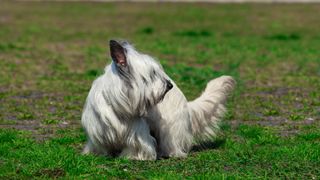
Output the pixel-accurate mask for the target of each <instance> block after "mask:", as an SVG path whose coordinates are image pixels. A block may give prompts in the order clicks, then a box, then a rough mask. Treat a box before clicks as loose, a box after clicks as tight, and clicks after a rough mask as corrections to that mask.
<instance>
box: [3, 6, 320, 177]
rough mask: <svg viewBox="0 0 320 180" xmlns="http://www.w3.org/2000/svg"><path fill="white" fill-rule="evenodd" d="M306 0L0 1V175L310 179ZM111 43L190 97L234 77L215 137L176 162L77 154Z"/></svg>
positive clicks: (313, 42) (314, 52)
mask: <svg viewBox="0 0 320 180" xmlns="http://www.w3.org/2000/svg"><path fill="white" fill-rule="evenodd" d="M138 1H139V0H138ZM150 1H151V0H150ZM212 2H213V3H212ZM217 2H221V3H217ZM226 2H239V3H226ZM240 2H242V3H240ZM252 2H254V3H252ZM283 2H285V3H283ZM292 2H299V3H292ZM302 2H310V3H302ZM311 2H312V3H311ZM316 2H318V1H316V0H313V1H308V0H306V1H304V0H293V1H289V0H270V1H269V0H261V1H259V0H256V1H250V0H249V1H242V0H227V1H224V0H213V1H201V2H200V1H192V2H191V1H190V2H189V3H185V2H180V1H178V0H177V1H170V2H169V1H168V2H165V1H152V2H146V1H145V2H139V3H138V2H133V1H121V2H118V1H112V2H102V1H80V2H79V1H75V2H71V1H0V68H1V69H0V127H1V129H0V132H1V133H0V154H2V155H1V157H0V172H1V173H0V177H1V178H8V177H11V178H28V177H29V178H30V177H35V176H37V177H41V178H62V177H64V178H88V177H95V178H106V177H109V178H142V179H145V178H186V177H191V178H213V177H215V178H224V177H231V178H232V177H233V178H268V177H269V178H278V177H285V178H302V179H304V178H306V179H312V178H314V179H317V178H319V175H320V172H319V168H318V167H319V166H320V164H319V163H320V159H319V158H320V152H319V151H320V143H319V142H320V131H319V127H320V126H319V124H320V123H319V120H320V59H319V58H320V53H319V52H320V51H319V48H320V34H319V32H320V23H319V19H320V4H318V3H316ZM113 38H121V39H126V40H128V41H129V42H131V43H133V44H134V45H135V47H136V49H138V50H140V51H141V52H144V53H147V54H150V55H152V56H154V57H155V58H157V59H158V60H159V61H160V62H161V64H162V65H163V66H164V69H165V71H166V72H167V73H168V74H169V75H170V76H171V77H172V79H173V80H174V81H175V82H176V83H177V84H178V86H179V87H180V88H181V89H182V91H183V92H184V93H185V95H186V96H187V98H188V99H189V100H192V99H194V98H195V97H197V96H198V95H199V94H200V93H201V92H202V90H203V89H204V88H205V85H206V83H207V82H208V81H209V80H210V79H212V78H216V77H218V76H220V75H224V74H225V75H231V76H233V77H235V79H236V80H237V82H238V86H237V89H236V91H235V93H234V94H233V95H232V96H231V97H230V98H229V101H228V104H227V106H228V113H227V115H226V116H225V118H224V122H223V124H222V131H221V134H220V135H219V136H218V138H216V139H215V140H214V139H213V143H211V144H209V145H208V146H204V147H203V148H202V149H201V150H198V149H195V150H194V151H193V152H192V153H191V155H190V157H188V158H187V159H182V160H181V159H180V160H175V159H173V160H172V159H170V160H161V161H157V162H146V163H143V162H131V161H127V160H121V159H111V158H104V157H95V156H81V155H80V151H81V148H82V146H83V143H84V141H85V135H84V132H83V130H82V129H81V126H80V118H81V111H82V107H83V105H84V102H85V98H86V96H87V94H88V92H89V89H90V86H91V83H92V82H93V80H94V79H96V78H97V77H98V76H99V75H100V74H101V73H103V69H104V67H105V66H106V65H107V64H109V63H110V62H111V59H110V57H109V48H108V41H109V39H113Z"/></svg>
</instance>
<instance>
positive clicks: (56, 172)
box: [34, 168, 66, 178]
mask: <svg viewBox="0 0 320 180" xmlns="http://www.w3.org/2000/svg"><path fill="white" fill-rule="evenodd" d="M65 174H66V172H65V171H64V170H63V169H62V168H54V169H47V168H46V169H41V170H39V171H38V172H36V173H35V174H34V175H35V176H40V177H42V176H48V177H50V178H59V177H63V176H65Z"/></svg>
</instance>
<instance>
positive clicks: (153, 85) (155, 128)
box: [81, 40, 235, 160]
mask: <svg viewBox="0 0 320 180" xmlns="http://www.w3.org/2000/svg"><path fill="white" fill-rule="evenodd" d="M109 46H110V55H111V58H112V63H111V64H110V65H108V66H106V67H105V72H104V74H103V75H101V76H100V77H98V78H97V79H96V80H95V81H94V82H93V84H92V87H91V90H90V92H89V94H88V97H87V99H86V103H85V106H84V109H83V114H82V118H81V123H82V126H83V128H84V130H85V132H86V135H87V139H88V140H87V143H86V145H85V147H84V150H83V154H88V153H93V154H97V155H105V156H112V157H116V156H120V157H125V158H128V159H134V160H156V159H157V158H168V157H186V156H187V154H188V152H189V151H190V150H191V147H192V145H193V144H194V142H199V141H200V142H201V141H205V140H210V139H211V138H212V137H213V136H215V135H216V133H217V131H218V129H219V122H220V119H221V118H222V117H223V115H224V114H225V112H226V108H225V102H226V99H227V97H228V95H229V94H230V93H231V91H232V90H233V88H234V86H235V81H234V79H233V78H232V77H230V76H221V77H219V78H216V79H214V80H211V81H210V82H209V83H208V84H207V87H206V89H205V90H204V92H203V93H202V95H201V96H200V97H198V98H197V99H195V100H194V101H191V102H188V101H187V99H186V97H185V96H184V94H183V93H182V92H181V90H180V89H179V88H178V86H177V85H176V84H175V83H174V82H173V80H172V79H171V78H170V77H169V76H168V75H167V74H166V73H165V71H164V70H163V68H162V66H161V65H160V64H159V63H158V62H157V61H156V60H154V58H152V57H151V56H149V55H146V54H143V53H140V52H138V51H137V50H135V48H134V47H133V46H132V45H131V44H130V43H128V42H127V41H116V40H110V42H109Z"/></svg>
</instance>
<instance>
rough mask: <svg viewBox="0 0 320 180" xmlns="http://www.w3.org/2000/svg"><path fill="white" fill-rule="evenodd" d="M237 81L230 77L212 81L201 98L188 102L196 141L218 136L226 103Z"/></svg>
mask: <svg viewBox="0 0 320 180" xmlns="http://www.w3.org/2000/svg"><path fill="white" fill-rule="evenodd" d="M234 86H235V81H234V79H233V78H232V77H230V76H221V77H219V78H216V79H213V80H211V81H210V82H209V83H208V84H207V87H206V89H205V91H204V92H203V93H202V95H201V96H200V97H198V98H197V99H195V100H194V101H191V102H188V109H189V113H190V116H191V121H192V122H191V124H192V133H193V136H194V137H195V139H196V140H200V141H203V140H206V139H208V138H211V137H212V136H215V135H216V132H217V130H218V129H219V122H220V119H221V118H222V116H223V115H224V114H225V112H226V108H225V106H224V104H225V101H226V99H227V97H228V95H229V94H230V92H231V91H232V90H233V88H234Z"/></svg>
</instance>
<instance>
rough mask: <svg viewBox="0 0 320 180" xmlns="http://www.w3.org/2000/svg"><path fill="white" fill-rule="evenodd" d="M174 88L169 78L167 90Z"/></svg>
mask: <svg viewBox="0 0 320 180" xmlns="http://www.w3.org/2000/svg"><path fill="white" fill-rule="evenodd" d="M172 88H173V85H172V84H171V82H170V81H168V80H167V90H170V89H172Z"/></svg>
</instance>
